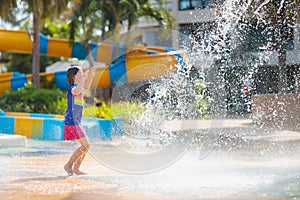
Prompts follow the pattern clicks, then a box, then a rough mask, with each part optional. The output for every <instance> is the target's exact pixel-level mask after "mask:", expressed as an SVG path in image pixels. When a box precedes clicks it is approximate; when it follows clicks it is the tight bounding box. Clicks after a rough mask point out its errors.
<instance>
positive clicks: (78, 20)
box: [69, 0, 101, 66]
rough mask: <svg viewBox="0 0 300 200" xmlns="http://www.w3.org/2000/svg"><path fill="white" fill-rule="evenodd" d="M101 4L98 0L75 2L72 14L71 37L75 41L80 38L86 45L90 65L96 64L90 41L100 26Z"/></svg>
mask: <svg viewBox="0 0 300 200" xmlns="http://www.w3.org/2000/svg"><path fill="white" fill-rule="evenodd" d="M100 5H101V1H98V0H85V1H81V2H77V3H74V5H73V7H72V14H71V15H70V35H69V39H70V41H71V42H72V43H74V41H75V39H76V38H79V41H80V43H81V44H82V45H83V46H85V48H86V53H87V55H88V60H89V63H90V66H93V65H94V60H93V58H92V55H91V54H90V52H91V49H90V46H89V42H90V41H91V40H93V39H94V30H95V28H96V27H100V22H101V21H100V20H99V19H100V18H101V12H100Z"/></svg>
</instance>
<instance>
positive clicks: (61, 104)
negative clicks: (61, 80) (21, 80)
mask: <svg viewBox="0 0 300 200" xmlns="http://www.w3.org/2000/svg"><path fill="white" fill-rule="evenodd" d="M66 107H67V100H66V95H65V94H64V93H63V92H62V91H61V90H59V89H36V88H35V87H34V86H33V85H32V83H31V82H29V83H27V84H26V85H25V87H23V88H20V89H18V90H15V91H14V90H11V91H6V92H4V93H3V95H2V97H1V98H0V108H1V109H2V110H3V111H6V112H34V113H48V114H64V112H65V110H66Z"/></svg>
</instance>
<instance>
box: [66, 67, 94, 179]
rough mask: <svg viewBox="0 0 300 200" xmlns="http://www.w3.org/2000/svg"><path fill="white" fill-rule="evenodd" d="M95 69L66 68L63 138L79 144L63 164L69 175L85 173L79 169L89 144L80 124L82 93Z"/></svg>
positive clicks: (87, 88) (90, 81) (85, 89)
mask: <svg viewBox="0 0 300 200" xmlns="http://www.w3.org/2000/svg"><path fill="white" fill-rule="evenodd" d="M95 71H96V67H91V68H90V70H86V71H85V72H83V71H82V69H81V68H80V67H79V66H71V67H69V68H68V70H67V80H68V83H69V87H68V108H67V111H66V113H65V124H64V139H65V140H77V141H78V142H79V143H80V145H81V146H80V147H78V148H77V149H76V150H75V151H74V153H73V154H72V156H71V158H70V159H69V161H68V162H67V163H66V164H65V166H64V169H65V170H66V172H67V173H68V175H69V176H72V175H73V174H77V175H83V174H85V173H84V172H82V171H80V170H79V167H80V165H81V163H82V161H83V159H84V157H85V155H86V153H87V152H88V150H89V146H90V143H89V140H88V137H87V135H86V133H85V131H84V129H83V128H82V126H81V118H82V110H83V94H84V93H85V92H87V91H88V90H89V89H90V87H91V85H92V81H93V78H94V75H95ZM88 74H89V76H88Z"/></svg>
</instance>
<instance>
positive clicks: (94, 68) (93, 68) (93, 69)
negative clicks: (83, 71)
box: [91, 66, 97, 74]
mask: <svg viewBox="0 0 300 200" xmlns="http://www.w3.org/2000/svg"><path fill="white" fill-rule="evenodd" d="M96 69H97V67H95V66H93V67H91V74H95V72H96Z"/></svg>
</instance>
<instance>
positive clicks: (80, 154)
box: [64, 138, 90, 176]
mask: <svg viewBox="0 0 300 200" xmlns="http://www.w3.org/2000/svg"><path fill="white" fill-rule="evenodd" d="M78 141H79V143H80V144H81V146H80V147H79V148H77V149H76V150H75V151H74V153H73V155H72V156H71V158H70V160H69V161H68V162H67V164H65V166H64V169H65V170H66V172H67V173H68V175H69V176H72V175H73V172H74V170H76V172H75V173H76V174H79V167H80V165H81V162H82V160H83V158H84V156H85V154H86V153H87V151H88V149H89V146H90V144H89V141H88V139H87V138H81V139H80V140H78ZM77 161H78V163H77V164H76V166H78V167H77V168H75V169H74V170H73V169H72V167H73V164H74V166H75V163H76V162H77Z"/></svg>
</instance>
